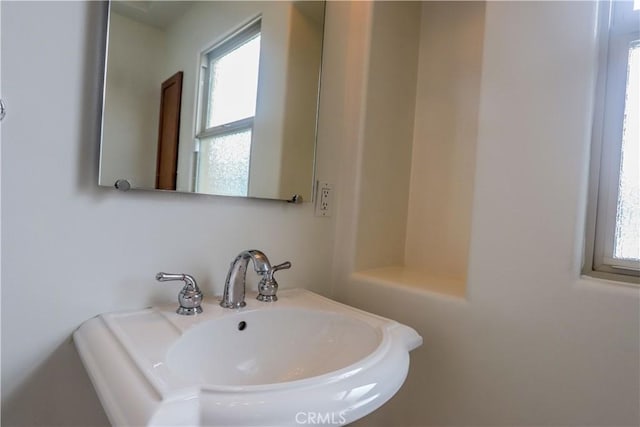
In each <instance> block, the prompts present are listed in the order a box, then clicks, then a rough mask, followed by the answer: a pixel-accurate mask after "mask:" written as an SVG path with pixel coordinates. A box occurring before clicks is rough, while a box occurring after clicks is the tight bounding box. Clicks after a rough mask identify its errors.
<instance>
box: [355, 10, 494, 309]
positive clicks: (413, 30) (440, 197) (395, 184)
mask: <svg viewBox="0 0 640 427" xmlns="http://www.w3.org/2000/svg"><path fill="white" fill-rule="evenodd" d="M483 35H484V3H482V2H374V3H373V11H372V22H371V33H370V37H371V40H370V46H369V47H370V52H369V64H368V80H367V86H366V88H367V90H366V99H365V101H364V103H365V104H364V106H365V114H364V122H363V128H362V132H363V134H362V135H363V143H362V152H361V169H360V176H359V189H360V199H359V206H358V214H357V236H356V251H355V273H356V275H357V276H358V277H359V278H364V279H370V280H371V281H373V282H382V283H386V284H391V285H393V284H397V285H402V286H410V287H412V288H418V289H424V290H427V291H433V292H438V293H443V294H448V295H454V296H460V297H464V295H465V293H466V277H467V264H468V258H469V239H470V233H471V213H472V212H471V211H472V202H473V189H474V173H475V152H476V141H477V133H478V110H479V104H480V77H481V71H482V43H483Z"/></svg>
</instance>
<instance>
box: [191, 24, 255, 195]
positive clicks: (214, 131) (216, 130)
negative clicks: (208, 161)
mask: <svg viewBox="0 0 640 427" xmlns="http://www.w3.org/2000/svg"><path fill="white" fill-rule="evenodd" d="M261 30H262V17H260V16H259V17H257V18H255V19H253V20H252V21H251V22H249V23H248V24H246V25H244V26H243V27H242V28H240V29H239V30H237V31H236V32H234V33H233V34H231V35H229V36H228V37H226V38H225V39H224V40H223V41H222V42H220V43H217V44H216V45H215V46H214V47H212V48H211V49H208V50H206V51H205V52H204V53H203V54H202V55H201V61H200V89H199V93H200V97H199V98H200V101H199V103H198V104H199V108H198V117H197V124H198V132H197V133H196V137H195V150H194V151H195V156H194V174H193V188H195V189H196V191H197V186H198V173H199V169H200V168H199V167H198V165H199V161H200V160H199V157H200V140H201V139H205V138H211V137H213V136H223V135H230V134H234V133H237V132H239V131H242V130H247V129H251V130H252V131H253V124H254V120H255V112H254V115H253V116H250V117H245V118H242V119H240V120H236V121H233V122H229V123H221V124H219V125H217V126H211V127H207V118H208V117H209V104H210V102H209V97H210V95H211V92H210V88H209V82H210V80H211V69H210V67H209V64H211V62H212V61H213V60H214V59H216V58H221V57H223V56H224V55H226V54H227V53H229V52H231V51H233V50H235V49H236V48H237V47H239V46H242V45H243V44H245V43H246V42H248V41H249V40H251V39H253V38H254V37H255V36H256V35H258V34H260V32H261ZM249 162H251V160H249Z"/></svg>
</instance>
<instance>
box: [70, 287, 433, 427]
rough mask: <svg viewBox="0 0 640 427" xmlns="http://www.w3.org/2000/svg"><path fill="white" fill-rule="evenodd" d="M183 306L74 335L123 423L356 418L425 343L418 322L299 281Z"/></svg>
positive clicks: (384, 396)
mask: <svg viewBox="0 0 640 427" xmlns="http://www.w3.org/2000/svg"><path fill="white" fill-rule="evenodd" d="M174 309H175V307H173V306H166V307H156V308H150V309H145V310H138V311H132V312H123V313H110V314H104V315H101V316H98V317H96V318H93V319H90V320H88V321H87V322H85V323H84V324H83V325H82V326H81V327H80V328H79V329H78V330H77V331H76V332H75V333H74V341H75V343H76V347H77V348H78V352H79V354H80V356H81V359H82V361H83V363H84V365H85V368H86V369H87V372H88V373H89V377H90V378H91V380H92V383H93V385H94V387H95V389H96V391H97V393H98V396H99V398H100V401H101V402H102V405H103V407H104V409H105V412H106V413H107V416H108V417H109V420H110V421H111V423H112V424H113V425H123V426H124V425H173V426H175V425H207V426H216V425H217V426H287V425H301V424H331V425H344V424H348V423H351V422H353V421H355V420H357V419H358V418H361V417H363V416H365V415H367V414H369V413H370V412H372V411H374V410H375V409H377V408H378V407H380V406H381V405H382V404H384V403H385V402H386V401H387V400H388V399H390V398H391V397H392V396H393V395H394V394H395V393H396V392H397V391H398V389H399V388H400V386H401V385H402V383H403V382H404V380H405V378H406V375H407V372H408V368H409V351H411V350H413V349H414V348H416V347H418V346H420V345H421V344H422V338H421V337H420V336H419V335H418V334H417V333H416V332H415V331H414V330H413V329H411V328H409V327H407V326H404V325H401V324H399V323H397V322H394V321H392V320H389V319H385V318H382V317H379V316H375V315H373V314H369V313H366V312H363V311H360V310H357V309H355V308H352V307H349V306H346V305H343V304H339V303H337V302H335V301H332V300H329V299H326V298H323V297H321V296H319V295H316V294H314V293H312V292H309V291H305V290H300V289H295V290H285V291H281V293H280V298H279V300H278V301H277V302H275V303H261V302H259V301H256V300H255V299H253V298H251V295H248V296H247V306H246V307H245V308H243V309H239V310H229V309H223V308H221V307H219V306H218V305H217V304H215V303H213V304H203V309H204V312H203V313H202V314H200V315H197V316H180V315H177V314H176V313H175V312H174ZM318 421H320V422H318Z"/></svg>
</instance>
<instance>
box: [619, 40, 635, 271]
mask: <svg viewBox="0 0 640 427" xmlns="http://www.w3.org/2000/svg"><path fill="white" fill-rule="evenodd" d="M613 256H614V257H615V258H622V259H632V260H640V40H636V41H634V42H633V43H632V44H631V48H630V49H629V68H628V71H627V92H626V100H625V106H624V127H623V131H622V158H621V162H620V182H619V187H618V209H617V213H616V233H615V245H614V253H613Z"/></svg>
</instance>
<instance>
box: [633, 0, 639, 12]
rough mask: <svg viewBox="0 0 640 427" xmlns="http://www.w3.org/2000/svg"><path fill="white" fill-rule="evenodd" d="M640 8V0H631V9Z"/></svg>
mask: <svg viewBox="0 0 640 427" xmlns="http://www.w3.org/2000/svg"><path fill="white" fill-rule="evenodd" d="M639 9H640V0H633V10H639Z"/></svg>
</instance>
